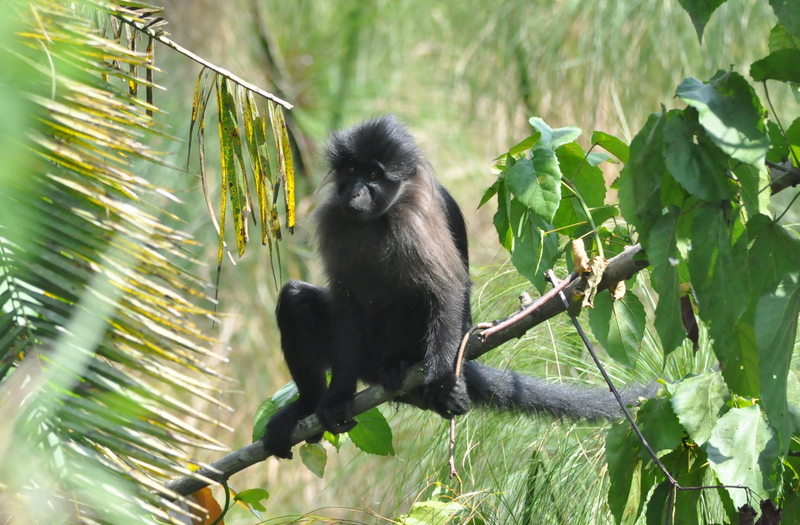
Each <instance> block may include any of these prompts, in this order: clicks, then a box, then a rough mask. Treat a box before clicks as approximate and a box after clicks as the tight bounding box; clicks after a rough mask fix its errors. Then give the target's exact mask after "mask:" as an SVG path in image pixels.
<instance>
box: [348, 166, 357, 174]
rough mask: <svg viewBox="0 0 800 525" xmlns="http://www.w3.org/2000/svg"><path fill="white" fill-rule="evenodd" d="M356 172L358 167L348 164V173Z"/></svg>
mask: <svg viewBox="0 0 800 525" xmlns="http://www.w3.org/2000/svg"><path fill="white" fill-rule="evenodd" d="M355 172H356V169H355V168H354V167H353V166H347V173H349V174H351V175H352V174H353V173H355Z"/></svg>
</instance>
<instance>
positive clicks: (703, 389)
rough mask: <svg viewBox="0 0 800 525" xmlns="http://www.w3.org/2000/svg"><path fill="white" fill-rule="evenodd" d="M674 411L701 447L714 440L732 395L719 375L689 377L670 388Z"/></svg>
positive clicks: (710, 373)
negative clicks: (714, 434) (712, 438)
mask: <svg viewBox="0 0 800 525" xmlns="http://www.w3.org/2000/svg"><path fill="white" fill-rule="evenodd" d="M667 391H668V392H669V394H670V402H671V403H672V409H673V410H674V411H675V414H676V415H677V416H678V420H679V421H680V422H681V425H682V426H683V428H685V429H686V432H687V433H688V434H689V437H690V438H692V440H693V441H694V442H695V443H697V444H698V445H702V444H704V443H705V442H706V441H708V439H709V438H710V437H711V432H712V430H713V429H714V426H715V425H716V424H717V420H718V419H719V418H720V417H721V416H722V415H723V414H724V412H725V411H726V410H727V405H726V404H725V402H726V401H727V399H728V397H730V393H729V392H728V387H726V386H725V382H724V381H723V380H722V377H721V376H720V374H719V373H718V372H707V373H705V374H702V375H699V376H689V377H686V378H684V379H682V380H680V381H678V382H677V383H672V384H669V385H667Z"/></svg>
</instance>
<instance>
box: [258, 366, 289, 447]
mask: <svg viewBox="0 0 800 525" xmlns="http://www.w3.org/2000/svg"><path fill="white" fill-rule="evenodd" d="M297 396H298V391H297V385H295V384H294V381H289V382H288V383H286V384H285V385H283V386H282V387H281V388H280V390H278V391H277V392H275V394H274V395H273V396H272V397H271V398H270V399H267V400H266V401H264V402H263V403H261V404H260V405H259V406H258V409H257V410H256V413H255V415H254V416H253V442H254V443H255V442H256V441H257V440H258V439H260V438H261V436H263V435H264V432H265V431H266V429H267V423H268V422H269V420H270V418H271V417H272V415H273V414H274V413H275V412H277V411H278V410H280V409H281V408H283V407H285V406H286V405H288V404H289V403H290V402H291V401H294V400H295V399H297Z"/></svg>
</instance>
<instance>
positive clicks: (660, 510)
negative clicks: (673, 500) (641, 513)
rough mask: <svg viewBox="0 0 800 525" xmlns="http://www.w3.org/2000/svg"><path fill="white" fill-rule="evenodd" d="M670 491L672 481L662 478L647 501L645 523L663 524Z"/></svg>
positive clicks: (649, 524)
mask: <svg viewBox="0 0 800 525" xmlns="http://www.w3.org/2000/svg"><path fill="white" fill-rule="evenodd" d="M671 491H672V483H670V481H669V480H666V479H665V480H664V481H662V482H661V483H659V484H658V486H657V487H656V490H654V491H653V494H652V495H651V496H650V501H648V502H647V513H646V515H645V516H646V520H647V521H646V523H647V525H663V524H664V523H668V521H667V519H666V518H667V499H668V498H669V494H670V492H671Z"/></svg>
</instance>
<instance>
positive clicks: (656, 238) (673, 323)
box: [647, 210, 686, 355]
mask: <svg viewBox="0 0 800 525" xmlns="http://www.w3.org/2000/svg"><path fill="white" fill-rule="evenodd" d="M677 235H678V213H677V211H675V210H672V211H670V212H669V213H666V214H664V215H662V216H661V218H660V219H659V220H658V222H657V223H656V224H655V226H653V229H652V231H651V233H650V236H649V239H650V242H649V243H648V244H649V245H648V248H647V259H648V261H649V262H650V265H651V266H652V267H653V272H652V273H651V279H652V282H653V286H654V287H655V289H656V291H657V292H658V305H657V306H656V318H655V327H656V331H657V332H658V337H659V338H660V339H661V345H662V347H663V351H664V355H668V354H669V353H670V352H672V351H673V350H675V349H676V348H677V347H678V346H680V344H681V343H682V342H683V340H684V339H685V338H686V328H684V326H683V321H682V320H681V304H680V302H681V301H680V294H679V289H678V285H679V284H680V283H679V281H680V279H679V278H678V264H679V260H678V244H677Z"/></svg>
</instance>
